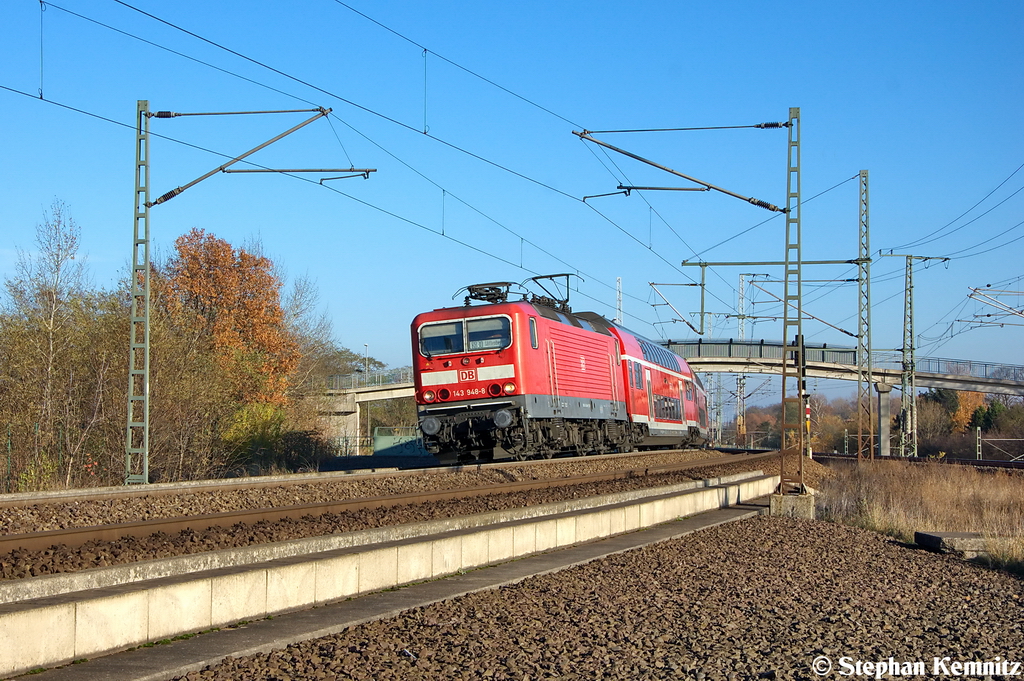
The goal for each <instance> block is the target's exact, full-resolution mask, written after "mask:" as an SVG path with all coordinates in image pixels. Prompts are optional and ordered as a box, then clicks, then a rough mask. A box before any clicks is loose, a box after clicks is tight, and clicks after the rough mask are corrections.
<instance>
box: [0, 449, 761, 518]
mask: <svg viewBox="0 0 1024 681" xmlns="http://www.w3.org/2000/svg"><path fill="white" fill-rule="evenodd" d="M683 451H687V450H655V451H647V452H639V453H638V452H630V453H625V454H602V455H601V456H600V457H575V456H573V457H570V456H559V457H555V458H551V459H529V460H526V461H498V462H488V463H483V462H481V463H461V464H449V465H440V464H432V465H429V466H423V467H416V468H405V469H401V470H394V469H385V470H380V471H377V470H375V469H374V468H367V469H356V470H353V471H333V472H326V473H295V474H289V475H278V476H257V477H251V478H232V479H229V480H199V481H193V482H173V483H154V484H150V485H142V486H139V485H131V486H118V487H100V488H86V489H71V490H60V491H54V492H20V493H15V494H0V508H16V507H20V506H29V505H33V504H40V503H61V502H75V501H78V502H83V501H114V500H119V499H136V498H158V497H166V496H173V495H175V494H182V493H193V492H212V493H217V492H234V491H240V490H260V489H265V488H270V487H273V488H282V487H295V486H299V485H309V484H328V483H332V482H351V481H354V480H360V479H366V478H374V477H413V476H421V475H444V474H452V473H472V472H480V471H490V470H498V471H500V470H503V469H507V468H522V467H524V466H529V467H534V466H536V467H538V468H543V467H545V466H549V467H550V466H558V465H564V464H571V463H573V462H581V461H586V462H592V461H595V460H600V461H613V460H616V459H635V458H642V457H645V456H650V455H653V454H670V453H674V452H683ZM714 451H720V452H723V453H727V454H741V453H742V454H753V453H762V452H763V451H764V450H745V449H729V448H719V449H716V450H714ZM358 458H366V459H367V463H371V462H372V457H358Z"/></svg>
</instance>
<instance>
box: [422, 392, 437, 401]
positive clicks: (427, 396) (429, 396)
mask: <svg viewBox="0 0 1024 681" xmlns="http://www.w3.org/2000/svg"><path fill="white" fill-rule="evenodd" d="M436 397H437V395H435V394H434V391H433V390H424V391H423V401H424V402H433V401H434V399H435V398H436Z"/></svg>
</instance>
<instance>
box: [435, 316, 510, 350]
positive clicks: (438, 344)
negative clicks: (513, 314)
mask: <svg viewBox="0 0 1024 681" xmlns="http://www.w3.org/2000/svg"><path fill="white" fill-rule="evenodd" d="M510 345H512V321H511V320H510V319H509V318H508V317H486V318H483V319H467V320H465V322H463V321H461V320H460V321H457V322H438V323H436V324H424V325H423V326H421V327H420V352H421V353H422V354H423V355H424V356H426V357H431V356H433V355H451V354H456V353H460V352H466V351H467V349H468V350H469V351H470V352H479V351H481V350H502V349H504V348H507V347H509V346H510Z"/></svg>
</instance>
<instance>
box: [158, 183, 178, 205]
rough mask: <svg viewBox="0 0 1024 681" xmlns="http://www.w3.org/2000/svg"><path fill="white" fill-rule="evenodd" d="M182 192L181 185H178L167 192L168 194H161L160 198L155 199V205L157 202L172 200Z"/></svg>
mask: <svg viewBox="0 0 1024 681" xmlns="http://www.w3.org/2000/svg"><path fill="white" fill-rule="evenodd" d="M180 193H181V187H177V188H175V189H172V190H171V191H169V192H167V193H166V194H164V195H163V196H161V197H160V198H159V199H157V200H156V201H154V202H153V205H154V206H155V205H157V204H160V203H163V202H164V201H170V200H171V199H173V198H174V197H175V196H177V195H178V194H180Z"/></svg>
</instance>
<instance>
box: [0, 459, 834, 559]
mask: <svg viewBox="0 0 1024 681" xmlns="http://www.w3.org/2000/svg"><path fill="white" fill-rule="evenodd" d="M759 463H762V464H763V462H748V463H745V464H730V465H727V466H706V467H703V468H698V469H692V470H690V471H684V472H679V473H664V474H658V475H649V476H644V477H636V478H625V479H621V480H609V481H605V482H593V483H578V484H568V483H567V484H566V485H565V486H560V487H553V488H549V489H542V490H530V491H523V492H511V493H504V494H492V495H488V496H483V497H472V498H468V499H451V500H445V501H437V502H430V503H424V504H408V505H403V506H395V507H390V508H374V509H360V510H356V511H346V512H343V513H325V514H322V515H320V516H316V517H312V516H307V517H304V518H301V519H284V520H279V521H275V522H268V521H261V522H257V523H249V524H243V523H239V524H236V525H233V526H231V527H211V528H208V529H205V530H198V531H193V530H183V531H181V532H178V533H177V534H167V533H156V534H152V535H150V536H148V537H138V538H135V537H125V538H123V539H119V540H117V541H93V542H88V543H86V544H84V545H82V546H79V547H67V546H63V545H57V546H53V547H51V548H49V549H46V550H36V551H29V550H24V549H17V550H14V551H11V552H9V553H6V554H0V579H24V578H28V577H38V576H41V575H49V574H57V573H64V572H78V571H81V570H88V569H92V568H98V567H106V566H110V565H125V564H128V563H134V562H139V561H143V560H153V559H158V558H170V557H173V556H181V555H190V554H196V553H203V552H205V551H217V550H220V549H230V548H240V547H244V546H252V545H256V544H269V543H272V542H278V541H288V540H292V539H303V538H307V537H320V536H324V535H329V534H338V533H341V532H352V531H356V530H365V529H370V528H375V527H386V526H392V525H402V524H406V523H414V522H420V521H425V520H436V519H440V518H452V517H456V516H463V515H471V514H474V513H484V512H487V511H497V510H502V509H508V508H522V507H525V506H535V505H539V504H545V503H550V502H555V501H564V500H567V499H579V498H583V497H590V496H596V495H599V494H612V493H615V492H623V491H627V490H633V489H647V488H651V487H660V486H666V485H673V484H678V483H680V482H685V481H687V480H694V479H702V478H709V477H718V476H723V475H732V474H734V473H739V472H743V471H749V470H757V469H759V468H761V466H759V465H758V464H759ZM811 466H817V465H816V464H811ZM818 469H821V470H823V471H826V473H827V470H826V469H824V467H822V466H817V467H816V468H815V470H818Z"/></svg>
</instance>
